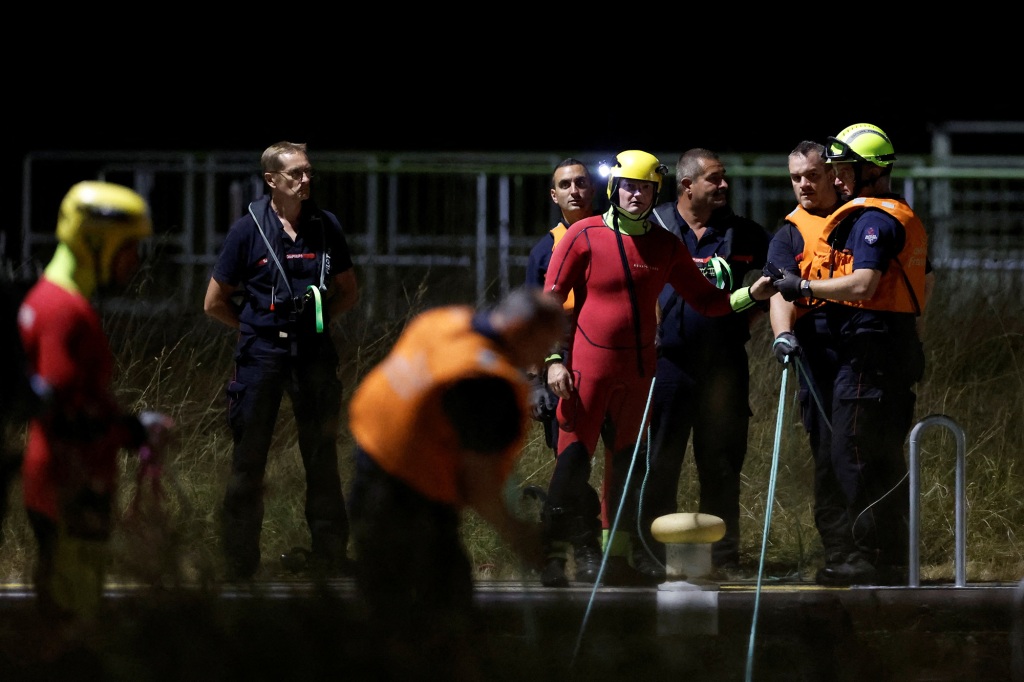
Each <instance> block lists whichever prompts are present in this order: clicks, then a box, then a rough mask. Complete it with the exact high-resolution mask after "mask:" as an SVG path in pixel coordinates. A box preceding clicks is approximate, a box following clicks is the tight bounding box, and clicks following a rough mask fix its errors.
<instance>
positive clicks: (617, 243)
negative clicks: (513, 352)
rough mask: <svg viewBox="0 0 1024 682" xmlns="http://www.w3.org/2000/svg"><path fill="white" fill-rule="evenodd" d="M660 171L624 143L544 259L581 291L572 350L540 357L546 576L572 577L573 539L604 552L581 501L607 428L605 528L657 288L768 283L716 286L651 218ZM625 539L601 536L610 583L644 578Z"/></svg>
mask: <svg viewBox="0 0 1024 682" xmlns="http://www.w3.org/2000/svg"><path fill="white" fill-rule="evenodd" d="M666 173H667V169H666V168H665V166H664V165H662V164H661V162H660V161H659V160H658V159H657V157H655V156H653V155H651V154H648V153H647V152H643V151H639V150H629V151H624V152H621V153H620V154H619V155H618V156H617V157H616V164H615V166H614V167H613V168H612V169H611V172H610V175H609V179H608V198H609V200H610V201H611V205H610V207H609V209H608V211H607V212H605V213H604V214H603V215H600V216H594V217H591V218H586V219H584V220H581V221H578V222H576V223H574V224H573V225H572V226H571V227H570V228H569V230H568V231H567V232H566V234H565V236H564V237H563V238H562V240H561V241H560V242H559V243H558V246H557V247H556V248H555V251H554V253H553V254H552V257H551V264H550V266H549V267H548V271H547V275H546V278H545V282H544V286H545V289H546V290H547V291H549V292H550V293H551V294H552V295H553V296H555V298H556V299H558V300H559V301H563V300H565V298H566V297H567V296H568V295H569V292H570V291H571V292H573V294H574V296H575V299H576V305H575V311H574V315H573V324H572V338H571V340H570V343H569V351H568V355H567V357H565V358H560V357H557V356H552V357H550V358H548V363H547V364H548V374H547V376H548V385H549V386H550V387H551V389H552V390H553V391H554V392H555V393H556V394H557V395H558V396H559V398H561V400H560V401H559V406H558V421H559V437H558V457H557V460H556V463H555V470H554V472H553V474H552V477H551V482H550V484H549V488H548V497H547V500H546V502H545V505H544V511H543V519H544V522H545V532H546V544H547V550H548V560H547V563H546V564H545V567H544V571H543V573H542V575H541V582H542V583H543V584H544V585H547V586H550V587H560V586H565V585H567V584H568V580H567V579H566V576H565V563H566V559H567V557H568V550H569V548H570V547H572V546H575V547H576V555H577V556H576V561H577V563H579V562H580V559H581V557H580V556H579V555H580V553H581V548H584V549H583V550H582V551H583V552H585V554H586V555H590V556H589V557H587V556H585V557H584V560H585V561H588V560H592V558H593V555H594V554H595V553H596V555H597V556H600V552H601V546H600V539H599V529H600V527H601V526H600V525H599V524H601V519H599V518H598V517H596V516H595V515H594V514H593V513H591V512H590V511H588V510H587V509H586V508H585V507H584V504H583V502H584V501H585V499H586V497H585V485H586V483H587V481H588V480H589V477H590V471H591V464H590V459H591V457H593V454H594V450H595V448H596V446H597V441H598V438H599V437H600V436H601V434H602V431H603V433H604V436H605V438H604V440H605V443H606V448H608V449H606V455H605V467H604V470H605V478H604V482H603V486H602V497H603V503H602V507H603V508H602V510H601V512H602V513H601V516H603V517H604V518H603V520H604V527H605V528H606V529H607V528H608V527H609V525H610V524H609V517H610V516H611V515H613V514H614V513H615V512H616V510H617V509H618V506H619V500H620V499H621V496H622V488H623V484H624V483H625V476H626V474H627V472H628V470H629V462H630V458H631V456H632V453H633V450H634V448H635V444H636V440H637V436H638V435H639V433H640V429H641V427H642V422H643V417H644V407H645V406H646V401H647V396H648V393H649V389H650V385H651V380H652V378H653V376H654V367H655V363H656V360H657V350H656V348H655V343H654V339H655V332H656V328H657V318H656V308H657V300H658V294H659V293H661V290H662V287H664V285H665V284H666V283H668V284H672V286H673V287H674V288H675V289H676V291H678V292H679V294H680V295H681V296H682V297H683V298H685V299H686V302H687V303H689V304H690V305H691V306H693V307H694V308H695V309H696V310H698V311H699V312H701V314H704V315H708V316H715V315H727V314H729V313H731V312H733V311H741V310H745V309H746V308H749V307H750V306H752V305H753V304H754V301H755V300H765V299H767V298H769V297H770V296H771V295H772V294H773V293H774V289H773V287H772V285H771V283H770V279H769V278H767V277H762V278H761V279H760V280H758V281H757V282H756V283H755V284H754V285H752V286H751V287H746V288H743V289H740V290H738V291H736V292H733V294H732V295H731V296H730V294H729V293H728V292H726V291H724V290H720V289H717V288H716V287H715V286H714V285H713V284H711V283H710V282H709V281H708V280H707V278H705V277H704V275H703V274H701V272H700V270H698V269H697V266H696V265H695V264H694V263H693V259H692V258H691V257H690V255H689V252H688V251H687V250H686V247H685V246H684V245H683V243H682V242H681V241H680V240H679V238H678V237H676V236H675V235H673V234H672V233H670V232H668V231H667V230H662V229H660V228H655V227H653V226H652V224H651V223H650V222H648V220H647V217H648V216H649V215H650V212H651V209H652V208H653V206H654V203H655V200H656V198H657V196H658V194H659V192H660V190H661V183H662V178H663V177H664V175H665V174H666ZM609 443H610V444H611V447H610V448H609V447H608V444H609ZM627 516H628V515H627ZM633 526H635V523H630V522H629V521H628V519H623V521H622V523H620V527H621V528H622V529H623V532H624V533H626V532H628V529H630V528H632V527H633ZM625 540H627V538H626V537H625V535H623V536H622V537H620V538H619V539H617V538H609V539H608V541H607V543H606V548H607V551H608V553H609V562H608V573H607V576H606V581H607V583H609V584H614V583H618V584H629V583H633V582H638V581H641V579H640V577H639V575H637V574H636V573H635V572H634V571H633V570H632V569H631V568H630V567H629V565H628V558H627V557H628V552H629V546H628V545H629V543H628V542H627V541H625Z"/></svg>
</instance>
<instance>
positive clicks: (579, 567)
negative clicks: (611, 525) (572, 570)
mask: <svg viewBox="0 0 1024 682" xmlns="http://www.w3.org/2000/svg"><path fill="white" fill-rule="evenodd" d="M574 552H575V555H574V556H575V558H576V582H581V583H589V584H591V585H593V584H594V583H595V582H597V574H598V573H600V572H601V548H600V547H598V546H597V544H596V543H595V544H584V545H577V546H576V547H575V550H574Z"/></svg>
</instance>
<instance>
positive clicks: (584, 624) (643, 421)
mask: <svg viewBox="0 0 1024 682" xmlns="http://www.w3.org/2000/svg"><path fill="white" fill-rule="evenodd" d="M653 395H654V378H653V377H652V378H651V388H650V390H648V391H647V404H646V405H645V406H644V417H643V419H641V420H640V433H638V434H637V437H636V445H635V446H634V447H633V458H632V459H631V460H630V462H629V471H628V472H627V473H626V480H625V481H624V482H623V484H622V496H621V497H620V499H619V510H618V511H617V512H616V513H615V521H613V522H612V529H611V533H610V534H609V536H608V537H609V538H610V541H611V539H614V538H615V531H616V530H618V527H619V519H620V518H622V510H623V508H624V507H625V506H626V498H627V497H628V496H629V480H630V479H631V478H632V477H633V467H634V466H636V456H637V453H638V452H639V451H640V442H641V441H642V440H643V437H644V429H643V425H644V424H646V423H647V412H648V410H650V408H651V396H653ZM604 475H605V476H608V475H610V472H608V471H606V472H604ZM610 541H609V542H610ZM607 564H608V552H607V551H605V552H604V553H603V556H602V557H601V568H599V569H598V571H597V579H596V580H595V581H594V588H593V589H592V590H591V591H590V599H589V600H588V601H587V610H586V612H584V614H583V622H582V623H581V624H580V632H579V634H578V635H577V636H576V646H575V647H574V648H573V651H572V661H573V662H575V661H576V654H578V653H579V651H580V644H581V643H582V642H583V631H584V630H586V629H587V621H588V620H590V611H591V609H592V608H593V606H594V596H595V595H596V594H597V588H598V587H600V585H601V578H603V577H604V569H605V566H606V565H607Z"/></svg>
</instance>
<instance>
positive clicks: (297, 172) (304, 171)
mask: <svg viewBox="0 0 1024 682" xmlns="http://www.w3.org/2000/svg"><path fill="white" fill-rule="evenodd" d="M274 172H275V173H280V174H281V175H287V176H288V177H289V178H291V179H292V180H294V181H296V182H299V181H300V180H302V176H303V175H305V176H306V177H307V178H309V179H310V180H312V179H313V169H312V168H293V169H291V170H279V171H274Z"/></svg>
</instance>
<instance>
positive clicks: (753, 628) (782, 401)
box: [746, 358, 789, 682]
mask: <svg viewBox="0 0 1024 682" xmlns="http://www.w3.org/2000/svg"><path fill="white" fill-rule="evenodd" d="M787 359H788V358H787ZM788 376H789V367H788V366H786V365H785V364H784V365H783V366H782V387H781V388H780V389H779V410H778V414H777V415H776V419H775V447H774V449H773V450H772V469H771V475H770V476H769V479H768V502H767V504H766V505H765V514H764V534H763V535H762V536H761V560H760V563H759V565H758V567H757V589H756V590H755V591H754V616H753V619H752V620H751V622H750V642H749V644H748V645H747V676H746V682H751V679H752V677H751V676H752V675H753V672H754V639H755V635H756V633H757V614H758V611H759V610H760V607H761V577H762V576H763V575H764V555H765V551H766V549H767V546H768V529H769V528H770V527H771V525H772V506H773V505H774V504H775V476H776V474H777V473H778V470H779V445H780V444H781V442H782V423H783V422H782V416H783V413H784V412H785V405H786V378H787V377H788Z"/></svg>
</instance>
